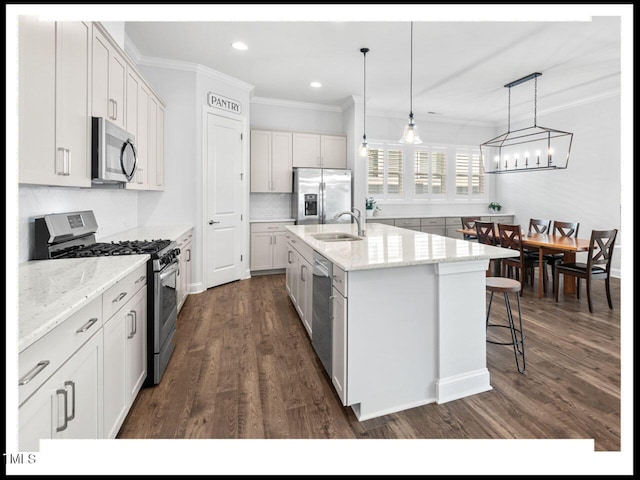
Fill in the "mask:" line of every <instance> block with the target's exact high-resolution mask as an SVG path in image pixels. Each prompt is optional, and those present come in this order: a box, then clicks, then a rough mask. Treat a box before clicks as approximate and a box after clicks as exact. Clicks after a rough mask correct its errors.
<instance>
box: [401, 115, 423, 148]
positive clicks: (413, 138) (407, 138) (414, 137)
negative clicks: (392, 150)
mask: <svg viewBox="0 0 640 480" xmlns="http://www.w3.org/2000/svg"><path fill="white" fill-rule="evenodd" d="M399 142H400V143H410V144H414V145H417V144H419V143H422V140H420V136H419V135H418V126H417V125H416V122H414V121H413V113H411V114H409V123H408V124H407V125H405V127H404V132H403V133H402V138H401V139H400V140H399Z"/></svg>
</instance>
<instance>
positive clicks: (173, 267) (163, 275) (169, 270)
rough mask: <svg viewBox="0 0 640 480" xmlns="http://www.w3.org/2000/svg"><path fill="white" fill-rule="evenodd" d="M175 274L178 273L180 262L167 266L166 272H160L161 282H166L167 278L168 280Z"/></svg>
mask: <svg viewBox="0 0 640 480" xmlns="http://www.w3.org/2000/svg"><path fill="white" fill-rule="evenodd" d="M174 272H176V274H177V272H178V262H172V263H170V264H169V265H167V266H166V267H165V268H164V270H162V271H161V272H160V280H164V279H165V278H167V277H168V276H169V275H171V274H173V273H174Z"/></svg>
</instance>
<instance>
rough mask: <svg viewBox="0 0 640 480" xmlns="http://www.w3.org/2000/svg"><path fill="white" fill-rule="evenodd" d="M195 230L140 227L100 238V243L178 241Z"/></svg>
mask: <svg viewBox="0 0 640 480" xmlns="http://www.w3.org/2000/svg"><path fill="white" fill-rule="evenodd" d="M192 228H193V225H164V226H149V227H138V228H132V229H130V230H125V231H124V232H120V233H116V234H115V235H109V236H107V237H103V238H98V239H97V241H98V242H121V241H126V240H132V241H133V240H173V241H177V240H178V239H179V238H180V237H181V236H182V235H184V234H185V233H187V232H188V231H189V230H191V229H192Z"/></svg>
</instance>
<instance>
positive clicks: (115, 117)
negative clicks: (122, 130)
mask: <svg viewBox="0 0 640 480" xmlns="http://www.w3.org/2000/svg"><path fill="white" fill-rule="evenodd" d="M113 106H114V107H115V108H114V114H113V119H114V120H117V119H118V102H117V101H116V100H114V101H113Z"/></svg>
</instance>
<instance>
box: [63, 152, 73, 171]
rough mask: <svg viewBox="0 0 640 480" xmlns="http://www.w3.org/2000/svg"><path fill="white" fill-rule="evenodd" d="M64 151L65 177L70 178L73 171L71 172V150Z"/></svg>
mask: <svg viewBox="0 0 640 480" xmlns="http://www.w3.org/2000/svg"><path fill="white" fill-rule="evenodd" d="M63 150H64V157H63V159H64V165H63V168H64V173H63V175H64V176H65V177H68V176H69V175H70V174H71V170H70V164H71V150H69V149H68V148H65V149H63Z"/></svg>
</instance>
